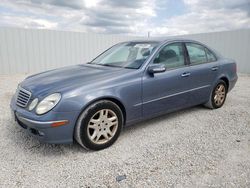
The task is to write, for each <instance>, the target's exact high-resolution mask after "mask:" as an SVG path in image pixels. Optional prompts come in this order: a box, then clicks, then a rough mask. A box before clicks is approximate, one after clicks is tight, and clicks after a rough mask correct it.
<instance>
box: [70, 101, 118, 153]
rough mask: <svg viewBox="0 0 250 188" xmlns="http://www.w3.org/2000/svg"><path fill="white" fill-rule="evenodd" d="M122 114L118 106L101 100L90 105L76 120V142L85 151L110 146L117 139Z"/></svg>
mask: <svg viewBox="0 0 250 188" xmlns="http://www.w3.org/2000/svg"><path fill="white" fill-rule="evenodd" d="M122 124H123V114H122V111H121V109H120V108H119V106H118V105H116V104H115V103H113V102H112V101H108V100H101V101H98V102H96V103H94V104H92V105H90V106H89V107H88V108H87V109H86V110H85V111H84V112H83V113H82V114H81V115H80V117H79V118H78V121H77V125H76V128H75V139H76V141H77V142H78V143H79V144H80V145H81V146H83V147H84V148H86V149H91V150H100V149H104V148H107V147H109V146H111V145H112V144H113V143H114V142H115V141H116V140H117V138H118V136H119V134H120V132H121V128H122Z"/></svg>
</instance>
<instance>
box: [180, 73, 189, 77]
mask: <svg viewBox="0 0 250 188" xmlns="http://www.w3.org/2000/svg"><path fill="white" fill-rule="evenodd" d="M188 76H190V72H184V73H182V75H181V77H188Z"/></svg>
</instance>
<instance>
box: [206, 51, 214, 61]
mask: <svg viewBox="0 0 250 188" xmlns="http://www.w3.org/2000/svg"><path fill="white" fill-rule="evenodd" d="M206 53H207V61H208V62H213V61H216V57H215V55H214V54H213V53H212V52H211V51H210V50H209V49H207V48H206Z"/></svg>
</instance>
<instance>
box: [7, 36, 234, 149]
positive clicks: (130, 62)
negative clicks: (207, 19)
mask: <svg viewBox="0 0 250 188" xmlns="http://www.w3.org/2000/svg"><path fill="white" fill-rule="evenodd" d="M236 81H237V73H236V63H235V62H234V60H230V59H226V58H224V57H222V56H221V55H220V54H218V53H217V52H215V51H214V50H212V49H211V48H209V47H208V46H206V45H204V44H202V43H200V42H197V41H193V40H184V39H181V40H180V39H169V40H164V41H148V40H144V41H130V42H123V43H119V44H117V45H114V46H113V47H111V48H109V49H108V50H106V51H105V52H103V53H102V54H100V55H99V56H98V57H96V58H95V59H94V60H92V61H91V62H89V63H87V64H80V65H75V66H70V67H65V68H60V69H55V70H50V71H47V72H43V73H40V74H36V75H33V76H29V77H28V78H26V79H25V80H24V81H22V82H21V83H20V84H19V85H18V88H17V91H16V93H15V95H14V96H13V98H12V100H11V109H12V114H13V117H14V118H15V120H16V121H17V122H18V124H19V125H20V126H21V127H22V128H24V129H26V130H27V132H29V133H30V134H31V135H33V136H35V137H37V138H38V139H39V140H41V141H44V142H48V143H72V142H73V140H74V139H75V140H76V141H77V142H78V143H79V144H80V145H81V146H83V147H85V148H87V149H92V150H100V149H104V148H106V147H108V146H110V145H111V144H113V143H114V142H115V141H116V139H117V138H118V136H119V134H120V132H121V130H122V128H123V127H124V126H127V125H131V124H135V123H136V122H138V121H141V120H145V119H148V118H153V117H155V116H159V115H161V114H165V113H168V112H172V111H175V110H179V109H183V108H187V107H191V106H194V105H199V104H204V105H205V106H207V107H209V108H213V109H215V108H219V107H221V106H222V105H223V103H224V102H225V99H226V95H227V93H228V92H229V91H230V90H231V89H232V88H233V87H234V85H235V83H236Z"/></svg>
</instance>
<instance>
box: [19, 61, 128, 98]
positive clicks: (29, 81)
mask: <svg viewBox="0 0 250 188" xmlns="http://www.w3.org/2000/svg"><path fill="white" fill-rule="evenodd" d="M131 71H132V70H131V69H124V68H117V67H105V66H100V65H88V64H81V65H75V66H69V67H65V68H60V69H55V70H51V71H47V72H43V73H39V74H36V75H32V76H29V77H27V78H26V79H25V80H24V81H23V82H22V83H20V86H21V87H23V88H25V89H27V90H29V91H31V92H32V94H34V95H35V96H38V95H47V94H49V93H53V92H64V91H65V90H72V89H74V88H79V87H84V86H88V87H89V86H92V87H96V85H97V84H98V83H99V84H100V83H102V84H105V83H108V81H110V80H113V79H115V77H119V76H121V75H124V74H126V72H131Z"/></svg>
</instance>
